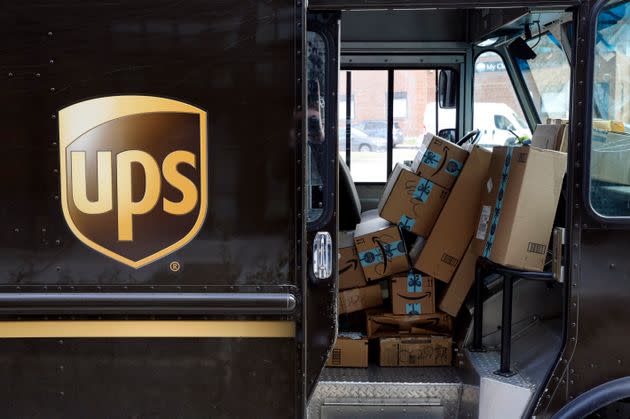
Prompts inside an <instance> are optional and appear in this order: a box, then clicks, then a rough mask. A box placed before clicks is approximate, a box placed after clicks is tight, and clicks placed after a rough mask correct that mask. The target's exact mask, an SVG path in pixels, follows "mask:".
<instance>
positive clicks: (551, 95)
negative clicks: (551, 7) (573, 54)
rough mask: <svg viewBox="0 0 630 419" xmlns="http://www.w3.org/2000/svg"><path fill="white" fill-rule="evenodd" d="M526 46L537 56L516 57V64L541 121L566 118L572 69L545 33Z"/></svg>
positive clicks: (567, 115)
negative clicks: (525, 58) (528, 57)
mask: <svg viewBox="0 0 630 419" xmlns="http://www.w3.org/2000/svg"><path fill="white" fill-rule="evenodd" d="M527 45H529V47H530V48H531V49H532V50H533V51H534V53H535V54H536V57H535V58H533V59H531V60H522V59H519V58H517V59H516V62H517V64H518V68H519V70H520V71H521V73H522V75H523V79H524V80H525V84H526V85H527V90H528V91H529V94H530V95H531V97H532V101H533V102H534V106H535V107H536V110H537V111H538V116H539V117H540V120H541V121H542V122H543V123H544V122H545V121H546V120H547V119H548V118H553V119H569V98H570V92H571V68H570V67H569V62H568V61H567V56H566V54H565V53H564V50H563V49H562V46H561V45H560V42H559V41H558V40H557V39H556V38H555V37H554V36H553V35H552V34H551V33H549V32H548V33H545V34H542V35H540V36H538V37H536V38H533V39H530V40H529V41H527Z"/></svg>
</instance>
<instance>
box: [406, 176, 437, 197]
mask: <svg viewBox="0 0 630 419" xmlns="http://www.w3.org/2000/svg"><path fill="white" fill-rule="evenodd" d="M432 190H433V182H431V181H430V180H428V179H425V178H420V182H418V185H417V186H416V189H415V190H414V191H413V193H412V194H411V196H412V197H413V198H414V199H417V200H418V201H420V202H427V200H428V199H429V195H430V194H431V191H432Z"/></svg>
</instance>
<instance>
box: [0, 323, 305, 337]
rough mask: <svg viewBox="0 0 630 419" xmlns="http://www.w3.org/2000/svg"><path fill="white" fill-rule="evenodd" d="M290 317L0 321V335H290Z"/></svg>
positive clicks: (293, 329)
mask: <svg viewBox="0 0 630 419" xmlns="http://www.w3.org/2000/svg"><path fill="white" fill-rule="evenodd" d="M293 337H295V322H292V321H262V320H260V321H231V320H137V321H136V320H116V321H108V320H60V321H2V322H0V338H1V339H15V338H293Z"/></svg>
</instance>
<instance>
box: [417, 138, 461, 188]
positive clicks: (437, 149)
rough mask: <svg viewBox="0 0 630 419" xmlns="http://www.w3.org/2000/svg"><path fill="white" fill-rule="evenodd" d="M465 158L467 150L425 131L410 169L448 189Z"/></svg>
mask: <svg viewBox="0 0 630 419" xmlns="http://www.w3.org/2000/svg"><path fill="white" fill-rule="evenodd" d="M467 158H468V151H466V150H464V149H463V148H461V147H460V146H458V145H457V144H455V143H452V142H450V141H448V140H445V139H444V138H440V137H438V136H436V135H433V134H430V133H427V134H425V136H424V139H423V141H422V146H421V147H420V150H419V151H418V153H417V154H416V157H415V158H414V160H413V163H412V164H411V170H412V171H413V172H414V173H416V174H417V175H419V176H421V177H423V178H425V179H428V180H430V181H431V182H433V183H435V184H436V185H439V186H441V187H443V188H446V189H447V190H448V189H451V187H452V186H453V184H454V183H455V179H457V177H458V176H459V173H460V171H461V170H462V167H463V166H464V163H465V162H466V159H467Z"/></svg>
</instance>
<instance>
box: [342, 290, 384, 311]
mask: <svg viewBox="0 0 630 419" xmlns="http://www.w3.org/2000/svg"><path fill="white" fill-rule="evenodd" d="M382 304H383V294H382V293H381V286H380V284H373V285H368V286H367V287H361V288H352V289H349V290H345V291H341V292H340V293H339V314H345V313H354V312H355V311H361V310H365V309H366V308H371V307H378V306H380V305H382Z"/></svg>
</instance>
